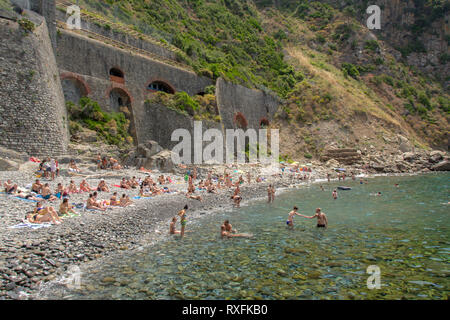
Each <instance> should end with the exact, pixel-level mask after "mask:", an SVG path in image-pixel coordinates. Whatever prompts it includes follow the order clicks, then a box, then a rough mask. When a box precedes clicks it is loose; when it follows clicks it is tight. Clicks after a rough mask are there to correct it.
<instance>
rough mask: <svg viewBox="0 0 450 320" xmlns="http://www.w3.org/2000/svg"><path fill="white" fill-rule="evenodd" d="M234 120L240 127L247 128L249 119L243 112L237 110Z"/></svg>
mask: <svg viewBox="0 0 450 320" xmlns="http://www.w3.org/2000/svg"><path fill="white" fill-rule="evenodd" d="M233 122H234V124H236V127H237V128H239V129H243V130H247V126H248V121H247V119H246V118H245V116H244V115H243V114H242V113H241V112H237V113H236V114H235V115H234V117H233Z"/></svg>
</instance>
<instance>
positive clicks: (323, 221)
mask: <svg viewBox="0 0 450 320" xmlns="http://www.w3.org/2000/svg"><path fill="white" fill-rule="evenodd" d="M302 217H304V218H308V219H314V218H317V228H327V227H328V219H327V216H326V214H325V213H323V212H322V209H320V208H317V209H316V214H315V215H313V216H311V217H308V216H304V215H302Z"/></svg>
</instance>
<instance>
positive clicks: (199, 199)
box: [186, 192, 203, 201]
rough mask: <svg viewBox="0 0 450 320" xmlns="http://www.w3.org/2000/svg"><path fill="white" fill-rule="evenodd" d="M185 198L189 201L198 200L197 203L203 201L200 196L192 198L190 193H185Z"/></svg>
mask: <svg viewBox="0 0 450 320" xmlns="http://www.w3.org/2000/svg"><path fill="white" fill-rule="evenodd" d="M186 197H188V198H189V199H194V200H198V201H203V199H202V197H201V196H194V195H192V194H191V193H189V192H188V193H186Z"/></svg>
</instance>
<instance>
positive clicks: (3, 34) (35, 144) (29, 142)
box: [0, 11, 68, 156]
mask: <svg viewBox="0 0 450 320" xmlns="http://www.w3.org/2000/svg"><path fill="white" fill-rule="evenodd" d="M26 17H27V18H28V19H29V20H31V21H33V22H34V23H35V24H36V29H35V31H34V33H27V32H25V31H24V30H23V29H22V28H21V27H20V26H19V25H18V24H17V23H16V22H13V21H10V20H5V19H0V38H1V39H2V41H1V42H0V60H1V63H0V145H2V146H4V147H7V148H10V149H13V150H17V151H21V152H27V153H28V154H30V155H37V156H46V155H58V154H63V153H65V152H66V149H67V144H68V128H67V114H66V111H65V107H64V97H63V94H62V88H61V84H60V80H59V71H58V68H57V65H56V61H55V57H54V54H53V49H52V45H51V40H50V37H49V34H48V30H47V26H46V24H45V23H44V19H43V18H42V17H41V16H39V15H37V14H36V13H34V12H30V11H27V12H26Z"/></svg>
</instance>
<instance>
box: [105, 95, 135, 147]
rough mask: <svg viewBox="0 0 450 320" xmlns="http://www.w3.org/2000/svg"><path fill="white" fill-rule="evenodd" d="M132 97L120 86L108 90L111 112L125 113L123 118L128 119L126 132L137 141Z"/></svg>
mask: <svg viewBox="0 0 450 320" xmlns="http://www.w3.org/2000/svg"><path fill="white" fill-rule="evenodd" d="M131 103H132V99H131V96H130V95H129V94H128V92H127V91H125V90H124V89H121V88H113V89H111V91H110V92H109V108H110V110H111V111H113V112H121V113H123V114H124V115H125V119H127V120H129V121H130V125H129V127H128V132H129V133H130V135H131V137H132V138H133V141H134V143H135V144H136V143H137V134H136V127H135V124H134V117H133V108H132V104H131Z"/></svg>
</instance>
